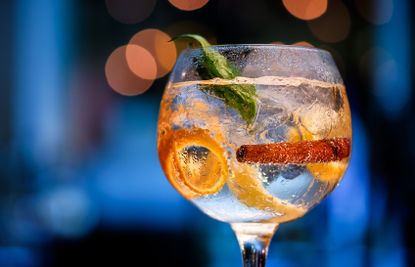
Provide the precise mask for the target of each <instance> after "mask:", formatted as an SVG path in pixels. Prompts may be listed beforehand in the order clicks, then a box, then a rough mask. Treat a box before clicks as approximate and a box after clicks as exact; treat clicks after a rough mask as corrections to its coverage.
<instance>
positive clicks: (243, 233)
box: [231, 223, 278, 267]
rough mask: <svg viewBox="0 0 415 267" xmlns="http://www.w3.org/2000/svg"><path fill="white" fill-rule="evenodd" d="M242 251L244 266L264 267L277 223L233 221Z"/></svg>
mask: <svg viewBox="0 0 415 267" xmlns="http://www.w3.org/2000/svg"><path fill="white" fill-rule="evenodd" d="M231 226H232V229H233V231H234V232H235V234H236V238H237V239H238V242H239V246H240V247H241V251H242V261H243V266H244V267H264V266H265V260H266V258H267V253H268V247H269V244H270V242H271V239H272V236H273V235H274V233H275V231H276V230H277V228H278V224H276V223H232V224H231Z"/></svg>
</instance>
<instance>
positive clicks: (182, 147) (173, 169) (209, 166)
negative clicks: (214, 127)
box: [159, 128, 228, 199]
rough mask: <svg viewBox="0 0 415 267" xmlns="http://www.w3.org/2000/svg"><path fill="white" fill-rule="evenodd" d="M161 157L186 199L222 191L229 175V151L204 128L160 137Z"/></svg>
mask: <svg viewBox="0 0 415 267" xmlns="http://www.w3.org/2000/svg"><path fill="white" fill-rule="evenodd" d="M160 140H161V141H160V143H159V156H160V162H161V163H162V167H163V170H164V171H165V173H166V176H167V178H168V179H169V181H170V182H171V184H172V185H173V186H174V187H175V188H176V189H177V190H178V191H179V192H180V193H181V194H182V195H183V196H184V197H186V198H188V199H191V198H194V197H198V196H202V195H208V194H214V193H217V192H219V191H220V190H221V189H222V187H223V185H224V184H225V182H226V179H227V177H228V166H227V161H226V151H225V150H224V149H223V148H222V147H221V146H220V145H219V144H218V143H217V142H216V141H215V140H214V139H213V138H212V137H211V136H210V135H209V133H208V131H207V130H205V129H201V128H191V129H180V130H177V131H170V132H169V133H165V134H164V136H163V137H160Z"/></svg>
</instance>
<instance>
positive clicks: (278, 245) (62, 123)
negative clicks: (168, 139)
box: [0, 0, 415, 267]
mask: <svg viewBox="0 0 415 267" xmlns="http://www.w3.org/2000/svg"><path fill="white" fill-rule="evenodd" d="M287 2H290V1H279V0H257V1H249V0H240V1H237V0H216V1H215V0H211V1H209V2H208V3H207V4H206V5H205V6H203V7H202V8H200V9H198V10H194V11H182V10H179V9H177V8H176V7H175V6H173V5H172V4H170V3H169V2H168V1H164V0H158V1H156V0H146V1H144V0H142V1H138V0H137V1H134V0H122V1H115V2H114V1H79V0H78V1H73V0H60V1H55V0H39V1H26V0H16V1H1V2H0V22H1V23H0V34H1V38H2V40H1V41H0V59H1V61H0V62H1V63H0V159H1V160H0V266H84V265H85V266H87V265H91V266H92V265H93V266H96V265H98V266H99V265H103V264H108V263H111V265H112V266H146V265H148V266H215V267H216V266H218V267H220V266H240V265H241V261H240V255H239V248H238V245H237V242H236V239H235V238H234V236H233V233H232V231H231V229H230V227H229V226H227V225H225V224H222V223H219V222H216V221H213V220H212V219H210V218H208V217H207V216H206V215H204V214H202V213H201V212H199V211H198V210H197V209H196V208H195V207H193V206H192V205H191V204H190V203H189V202H187V201H185V200H184V199H183V198H182V197H181V196H180V195H179V194H178V193H177V192H176V191H174V189H173V188H172V187H171V186H170V184H169V183H168V182H167V180H166V179H165V177H164V175H163V173H162V171H161V169H160V166H159V163H158V159H157V154H156V139H155V135H156V124H157V114H158V105H159V102H160V99H161V94H162V92H163V87H164V85H165V83H166V80H167V76H165V77H163V78H160V79H157V80H156V81H155V82H154V83H153V85H152V86H151V87H150V89H149V90H148V91H147V92H146V93H144V94H142V95H139V96H133V97H126V96H122V95H120V94H117V93H116V92H114V91H113V90H111V87H110V86H109V85H108V83H107V80H106V76H105V71H104V70H105V64H106V61H107V59H108V57H109V56H110V54H111V53H112V52H113V51H114V50H115V49H116V48H117V47H119V46H122V45H125V44H127V43H128V42H129V40H130V38H131V37H132V36H133V35H134V34H135V33H137V32H139V31H141V30H144V29H148V28H156V29H159V30H161V31H164V32H166V33H168V34H169V35H173V34H178V33H188V32H189V31H191V32H193V33H199V34H203V35H205V36H206V37H209V38H210V40H213V41H216V42H217V43H220V44H225V43H271V42H282V43H285V44H293V43H296V42H300V41H306V42H308V43H309V44H311V45H313V46H316V47H320V48H323V49H327V50H329V51H330V52H331V53H332V54H333V57H334V59H335V61H336V63H337V65H338V67H339V69H340V71H341V73H342V75H343V78H344V80H345V84H346V87H347V90H348V94H349V98H350V102H351V107H352V114H353V155H352V160H351V165H350V167H349V170H348V172H347V174H346V176H345V178H344V180H343V181H342V182H341V184H340V185H339V187H338V188H337V189H336V190H335V191H334V192H333V194H332V195H331V196H329V197H328V198H327V199H326V200H325V201H324V202H323V203H322V204H320V205H319V206H318V207H316V208H315V209H314V210H313V211H311V212H310V213H309V214H307V215H306V216H305V217H303V218H301V219H299V220H297V221H294V222H291V223H289V224H286V225H282V226H281V227H280V229H279V230H278V232H277V234H276V236H275V237H274V240H273V243H272V244H271V247H270V254H269V259H268V263H269V266H415V259H414V255H415V251H414V241H415V233H414V225H415V213H414V207H413V206H414V203H415V171H414V170H415V168H414V164H415V141H414V140H415V139H414V138H413V136H414V133H415V116H414V115H415V112H414V108H415V105H414V98H415V94H414V90H413V89H414V84H413V82H414V79H413V76H414V65H413V59H414V52H413V50H412V48H413V44H414V39H413V38H414V34H413V33H414V19H413V15H414V12H413V5H414V4H413V2H412V1H409V0H399V1H398V0H395V1H393V0H379V1H375V0H373V1H358V0H356V1H340V0H330V1H329V4H328V9H327V11H326V12H325V13H324V14H323V15H322V16H321V17H319V18H316V19H313V20H309V21H305V20H302V19H299V18H297V17H295V16H293V15H292V14H291V13H290V12H289V9H287V8H286V7H285V6H284V3H287ZM307 2H310V1H298V5H304V3H307ZM311 2H313V1H311ZM317 2H321V1H317V0H315V1H314V4H315V3H317ZM323 2H324V1H323ZM114 3H116V4H114ZM114 5H115V7H114ZM114 8H115V9H117V12H118V13H117V14H121V19H120V16H119V17H116V16H115V17H114V15H113V14H112V13H113V12H114ZM134 10H142V11H140V12H141V13H140V12H138V13H137V14H138V15H137V16H138V17H139V18H141V19H138V20H139V21H128V19H129V18H130V17H124V22H126V20H127V22H129V23H122V22H123V17H122V15H123V14H124V13H125V14H133V15H134V12H133V11H134ZM123 12H124V13H123ZM146 12H147V13H146ZM112 15H113V16H112ZM140 16H141V17H140ZM125 18H127V19H125ZM179 50H180V49H179Z"/></svg>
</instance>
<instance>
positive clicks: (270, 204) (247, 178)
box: [228, 164, 306, 222]
mask: <svg viewBox="0 0 415 267" xmlns="http://www.w3.org/2000/svg"><path fill="white" fill-rule="evenodd" d="M234 170H235V171H234V175H233V176H232V178H231V179H229V181H228V186H229V189H230V190H231V192H232V193H233V194H234V195H235V197H236V198H237V199H238V200H239V201H240V202H241V203H243V204H245V205H246V206H248V207H251V208H256V209H259V210H264V211H268V212H273V213H278V214H279V215H280V216H278V217H275V218H273V219H272V221H273V222H286V221H290V220H294V219H296V218H298V217H301V216H303V215H304V213H305V212H306V210H305V209H303V208H301V207H297V206H295V205H293V204H290V203H284V202H282V201H281V200H280V199H279V198H277V197H275V196H273V195H271V194H270V193H268V192H267V190H266V189H265V188H264V186H263V185H262V182H261V181H260V179H259V178H260V173H259V172H258V170H256V168H255V167H254V166H250V165H246V164H237V165H234Z"/></svg>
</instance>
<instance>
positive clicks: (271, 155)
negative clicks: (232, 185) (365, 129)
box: [236, 138, 350, 164]
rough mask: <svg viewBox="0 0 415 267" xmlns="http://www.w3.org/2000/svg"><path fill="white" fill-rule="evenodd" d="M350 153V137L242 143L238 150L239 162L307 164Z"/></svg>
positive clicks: (330, 159)
mask: <svg viewBox="0 0 415 267" xmlns="http://www.w3.org/2000/svg"><path fill="white" fill-rule="evenodd" d="M349 155H350V138H334V139H323V140H315V141H300V142H282V143H274V144H257V145H242V146H240V147H239V148H238V150H237V151H236V159H237V160H238V161H239V162H248V163H263V164H266V163H274V164H289V163H292V164H307V163H322V162H330V161H337V160H341V159H344V158H347V157H348V156H349Z"/></svg>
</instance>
